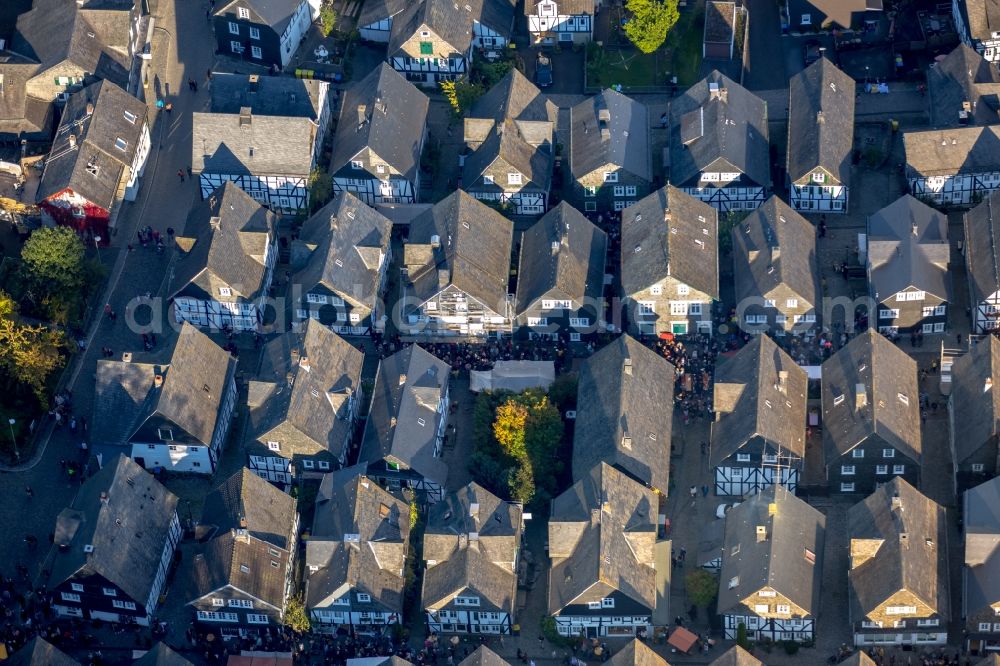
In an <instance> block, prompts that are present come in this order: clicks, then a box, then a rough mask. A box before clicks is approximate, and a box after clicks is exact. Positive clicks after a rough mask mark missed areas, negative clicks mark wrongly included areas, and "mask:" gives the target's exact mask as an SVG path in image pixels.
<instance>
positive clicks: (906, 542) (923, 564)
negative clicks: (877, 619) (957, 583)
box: [847, 476, 951, 624]
mask: <svg viewBox="0 0 1000 666" xmlns="http://www.w3.org/2000/svg"><path fill="white" fill-rule="evenodd" d="M847 524H848V534H849V535H850V538H851V559H852V562H851V569H850V571H849V572H848V585H849V596H850V604H851V606H850V609H851V615H850V617H851V621H852V622H860V621H861V620H862V619H863V618H864V617H866V616H867V615H868V614H869V613H871V612H872V611H874V610H875V609H876V608H878V607H879V605H881V604H883V603H884V602H886V601H887V600H889V599H890V598H891V597H892V596H893V595H894V594H896V593H897V592H899V591H901V590H906V591H908V592H910V593H911V594H913V595H914V596H916V597H917V599H919V600H920V601H922V602H923V603H925V604H927V605H928V606H929V607H930V608H931V609H933V611H934V612H935V613H936V614H937V615H939V616H940V617H941V623H942V624H947V622H948V619H949V617H950V615H951V614H950V611H949V599H948V578H949V574H948V564H947V557H948V526H947V523H946V521H945V510H944V508H943V507H942V506H941V505H939V504H937V503H936V502H934V501H933V500H931V499H928V498H927V497H926V496H924V495H922V494H921V493H920V491H918V490H917V489H916V488H914V487H913V486H912V485H910V484H909V483H908V482H907V481H906V480H905V479H903V478H902V477H898V476H897V477H894V478H893V479H892V480H891V481H889V482H888V483H884V484H882V485H881V486H879V488H878V489H877V490H876V491H875V492H874V493H872V494H871V495H869V496H868V497H866V498H865V499H864V500H863V501H861V502H859V503H858V504H855V505H854V506H852V507H851V508H850V509H849V510H848V512H847ZM866 546H867V547H866Z"/></svg>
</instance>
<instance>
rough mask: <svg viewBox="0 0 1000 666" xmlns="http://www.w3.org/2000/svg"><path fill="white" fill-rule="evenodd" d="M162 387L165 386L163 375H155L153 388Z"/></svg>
mask: <svg viewBox="0 0 1000 666" xmlns="http://www.w3.org/2000/svg"><path fill="white" fill-rule="evenodd" d="M161 386H163V375H160V374H156V375H153V388H160V387H161Z"/></svg>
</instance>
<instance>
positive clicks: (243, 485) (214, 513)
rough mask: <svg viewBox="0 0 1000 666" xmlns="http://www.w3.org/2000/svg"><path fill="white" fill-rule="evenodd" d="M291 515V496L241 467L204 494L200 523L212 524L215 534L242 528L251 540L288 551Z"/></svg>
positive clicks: (291, 538)
mask: <svg viewBox="0 0 1000 666" xmlns="http://www.w3.org/2000/svg"><path fill="white" fill-rule="evenodd" d="M295 514H296V508H295V499H294V498H293V497H291V496H289V495H286V494H285V493H283V492H281V491H280V490H278V489H277V488H275V487H274V486H272V485H271V484H270V483H268V482H267V481H265V480H264V479H262V478H260V477H259V476H257V475H256V474H254V473H253V472H251V471H250V470H249V469H247V468H245V467H244V468H242V469H241V470H240V471H238V472H236V473H235V474H233V475H232V476H230V477H229V478H228V479H226V480H225V481H223V482H222V483H221V484H220V485H219V486H217V487H216V488H215V489H214V490H212V492H210V493H209V494H208V496H207V497H206V498H205V508H204V511H203V513H202V516H201V522H202V524H203V525H214V526H215V527H216V528H217V529H216V534H221V533H222V532H226V531H229V530H239V529H244V530H247V532H248V533H249V534H250V536H251V537H253V538H255V539H259V540H261V541H264V542H266V543H269V544H271V545H272V546H274V547H276V548H281V549H282V550H291V549H292V546H294V544H295V536H296V535H295V532H294V531H293V529H294V524H295Z"/></svg>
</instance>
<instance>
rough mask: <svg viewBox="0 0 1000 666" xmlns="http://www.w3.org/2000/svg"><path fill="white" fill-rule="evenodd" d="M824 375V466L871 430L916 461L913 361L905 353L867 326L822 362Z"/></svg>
mask: <svg viewBox="0 0 1000 666" xmlns="http://www.w3.org/2000/svg"><path fill="white" fill-rule="evenodd" d="M822 376H823V385H822V400H823V444H824V447H825V449H826V461H827V464H828V465H832V464H835V463H836V460H837V458H838V457H839V456H842V455H844V454H845V453H847V452H848V451H850V450H852V449H853V448H854V447H855V446H857V445H858V444H860V443H861V442H862V441H864V440H865V439H866V438H867V437H869V436H871V435H877V436H878V437H881V438H882V440H883V441H885V443H886V444H887V445H889V446H891V447H893V448H895V449H897V450H898V451H900V453H902V454H904V455H906V456H907V457H908V458H910V459H911V460H913V461H915V462H917V463H918V464H919V463H920V460H921V440H920V400H919V397H920V396H919V389H918V387H917V364H916V362H915V361H914V360H913V359H912V358H910V356H909V355H907V353H906V352H904V351H903V350H901V349H900V348H899V347H897V346H896V345H894V344H893V343H891V342H889V341H888V340H886V339H885V337H883V336H882V335H880V334H879V333H877V332H876V331H875V330H874V329H868V330H866V331H865V332H863V333H861V334H860V335H858V336H856V337H854V338H853V339H852V340H851V341H850V342H848V343H847V345H846V346H845V347H843V348H842V349H841V350H840V351H838V352H837V353H836V354H834V355H833V356H831V357H830V358H829V359H827V360H826V361H824V363H823V366H822ZM859 390H860V393H859V392H858V391H859Z"/></svg>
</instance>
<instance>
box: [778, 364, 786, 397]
mask: <svg viewBox="0 0 1000 666" xmlns="http://www.w3.org/2000/svg"><path fill="white" fill-rule="evenodd" d="M778 390H779V391H781V392H782V393H786V392H787V391H788V370H778Z"/></svg>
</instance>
